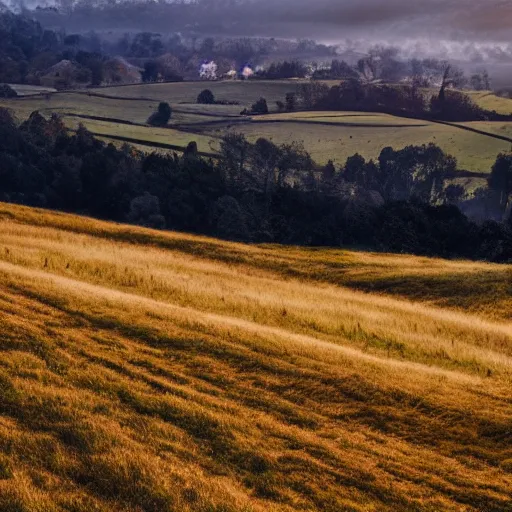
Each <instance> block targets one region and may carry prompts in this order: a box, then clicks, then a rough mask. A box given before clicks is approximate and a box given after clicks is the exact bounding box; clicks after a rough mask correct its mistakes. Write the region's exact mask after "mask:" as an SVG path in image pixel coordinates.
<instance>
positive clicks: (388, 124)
mask: <svg viewBox="0 0 512 512" xmlns="http://www.w3.org/2000/svg"><path fill="white" fill-rule="evenodd" d="M308 114H312V113H308ZM316 116H317V117H316V118H315V117H308V118H304V117H301V116H300V115H295V117H294V119H293V120H292V119H289V118H287V117H288V116H286V115H285V116H284V117H283V118H282V119H283V121H284V122H278V123H275V122H274V121H275V119H276V118H278V117H279V115H277V116H274V115H273V116H270V117H269V119H270V120H272V122H271V123H266V122H265V118H266V117H267V116H262V117H261V118H260V117H258V118H255V121H254V122H252V123H250V124H243V125H234V126H233V128H232V130H234V131H237V132H242V133H244V134H245V135H246V136H247V138H248V139H249V140H251V141H254V140H256V139H258V138H259V137H266V138H269V139H271V140H273V141H274V142H276V143H284V142H293V141H302V142H303V143H304V146H305V148H306V149H307V150H308V151H309V152H310V153H311V156H312V157H313V159H314V160H316V161H317V162H320V163H326V162H327V161H328V160H329V159H332V160H334V161H335V162H337V163H339V164H343V163H345V160H346V159H347V158H348V157H349V156H352V155H354V154H355V153H359V154H361V155H363V156H364V157H365V158H367V159H370V158H374V159H375V158H377V157H378V156H379V154H380V152H381V151H382V149H383V148H385V147H386V146H391V147H393V148H394V149H401V148H404V147H405V146H408V145H421V144H428V143H429V142H433V143H434V144H437V145H438V146H440V147H441V148H442V149H443V150H444V151H445V152H447V153H448V154H451V155H453V156H455V157H456V158H457V160H458V162H459V168H461V169H465V170H468V171H473V172H489V171H490V169H491V167H492V165H493V163H494V162H495V161H496V156H497V155H498V154H499V153H501V152H504V151H507V150H509V149H510V147H511V143H510V142H508V141H505V140H500V139H495V138H493V137H489V136H487V135H482V134H479V133H474V132H470V131H466V130H461V129H460V128H457V127H455V126H447V125H441V124H437V123H429V122H418V121H417V120H411V119H405V118H399V117H395V116H388V115H385V114H373V115H364V116H352V115H350V116H349V117H344V116H345V114H344V113H340V114H339V115H338V116H337V117H329V118H327V113H320V112H319V113H316ZM461 124H462V123H461ZM465 124H466V125H468V126H470V127H471V126H472V125H473V124H474V125H476V128H477V129H484V130H488V131H489V132H491V129H490V128H489V127H488V126H486V127H485V128H484V127H482V126H481V125H482V124H484V123H465ZM488 124H491V123H488ZM499 124H500V127H503V126H504V124H503V123H499ZM493 131H494V130H493ZM211 133H213V134H217V135H219V134H221V133H222V128H220V127H213V128H212V130H211ZM505 136H507V135H506V134H505Z"/></svg>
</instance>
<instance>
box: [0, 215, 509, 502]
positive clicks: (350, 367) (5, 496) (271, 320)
mask: <svg viewBox="0 0 512 512" xmlns="http://www.w3.org/2000/svg"><path fill="white" fill-rule="evenodd" d="M511 277H512V274H511V271H510V270H509V268H508V267H506V266H497V265H490V264H483V263H470V262H458V261H457V262H456V261H452V262H449V261H443V260H433V259H426V258H416V257H408V256H396V255H385V254H369V253H356V252H349V251H341V250H313V249H298V248H283V247H269V246H245V245H242V244H233V243H227V242H221V241H218V240H213V239H208V238H204V237H194V236H189V235H181V234H176V233H158V232H154V231H151V230H146V229H142V228H135V227H127V226H121V225H115V224H111V223H104V222H100V221H95V220H91V219H86V218H79V217H76V216H69V215H64V214H58V213H52V212H45V211H42V210H35V209H29V208H23V207H19V206H8V205H0V336H1V338H0V339H1V343H0V350H1V352H0V510H1V511H5V512H54V511H55V512H57V511H58V512H63V511H72V512H86V511H87V512H89V511H98V512H106V511H130V512H141V511H144V512H162V511H185V512H186V511H198V512H231V511H232V512H235V511H236V512H238V511H245V512H260V511H261V512H263V511H271V512H272V511H280V512H281V511H283V512H291V511H293V510H303V511H313V510H323V511H331V512H335V511H336V512H338V511H345V510H347V511H361V512H362V511H370V510H372V511H373V510H375V511H377V510H378V511H381V510H382V511H392V510H393V511H396V510H406V511H415V510H416V511H438V510H443V511H444V510H448V511H474V512H476V511H486V512H487V511H491V512H492V511H496V512H498V511H500V512H501V511H507V510H512V501H511V500H510V496H511V493H512V463H511V461H512V443H511V441H510V440H511V436H512V431H511V425H512V393H511V391H510V390H511V385H512V324H511V323H510V311H511V309H510V306H511V305H512V304H511V298H510V278H511Z"/></svg>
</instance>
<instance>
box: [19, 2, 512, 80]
mask: <svg viewBox="0 0 512 512" xmlns="http://www.w3.org/2000/svg"><path fill="white" fill-rule="evenodd" d="M9 1H10V4H9V5H10V7H11V8H13V9H15V10H18V11H20V10H26V9H31V15H33V16H35V17H36V18H37V19H38V20H39V21H40V22H41V23H42V24H43V26H45V27H48V28H53V29H65V30H66V31H68V32H70V31H73V32H81V33H84V32H87V31H91V30H95V31H98V32H102V33H108V32H110V33H112V32H115V33H117V34H119V33H123V32H136V31H148V32H157V33H161V34H162V35H169V34H171V33H180V34H182V35H183V36H185V37H192V38H198V39H202V38H205V37H215V38H226V37H268V38H271V37H274V38H288V39H315V40H317V41H319V42H321V43H326V44H330V45H336V46H338V47H339V50H338V53H339V54H340V55H342V56H343V55H350V54H352V55H356V56H357V55H361V54H365V53H366V52H367V51H368V49H369V48H370V47H372V46H373V45H375V44H380V45H385V46H396V47H398V48H400V58H402V59H404V60H407V59H410V58H426V57H432V58H438V59H447V60H450V61H452V62H455V63H457V64H458V65H459V66H460V67H462V68H463V69H465V70H466V71H467V72H473V71H477V70H479V69H484V68H486V69H487V70H488V71H489V72H490V73H491V75H492V77H493V85H494V87H495V88H496V87H497V88H501V87H507V86H512V23H510V20H512V2H510V0H428V1H418V0H316V1H315V2H311V1H310V0H293V1H292V0H238V1H237V0H197V1H195V2H182V3H179V2H176V3H173V2H168V3H165V2H136V1H127V2H115V1H108V2H107V1H105V0H79V1H75V2H73V0H40V1H38V0H9ZM38 6H39V7H38ZM41 7H43V8H41Z"/></svg>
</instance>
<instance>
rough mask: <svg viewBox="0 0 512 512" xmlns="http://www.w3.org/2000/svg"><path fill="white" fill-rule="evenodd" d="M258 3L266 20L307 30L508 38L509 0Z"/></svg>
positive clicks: (511, 32) (510, 35) (271, 0)
mask: <svg viewBox="0 0 512 512" xmlns="http://www.w3.org/2000/svg"><path fill="white" fill-rule="evenodd" d="M259 5H260V9H261V10H262V12H265V10H266V9H268V12H269V19H271V20H274V21H280V22H282V23H286V24H292V23H301V24H303V23H306V24H308V25H309V27H310V29H311V31H312V32H313V31H316V30H318V29H319V28H320V26H324V29H326V30H327V31H328V32H329V34H331V35H332V34H333V32H334V31H335V30H336V29H337V30H343V31H345V32H347V31H348V32H349V33H351V34H355V33H357V32H361V31H363V30H365V31H370V30H371V31H375V32H376V35H382V34H386V33H387V34H390V35H391V34H394V35H395V36H396V37H409V36H411V35H416V36H426V35H430V36H433V37H440V36H443V37H445V38H447V39H458V40H460V39H464V38H470V39H472V40H474V39H476V40H487V41H491V40H492V41H511V40H512V23H511V20H512V2H511V1H510V0H315V1H311V0H295V1H293V2H290V0H281V1H280V2H276V1H275V0H267V1H263V2H262V3H260V4H259ZM270 13H271V14H270ZM369 35H371V34H369Z"/></svg>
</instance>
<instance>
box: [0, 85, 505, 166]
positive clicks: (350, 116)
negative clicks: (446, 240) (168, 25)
mask: <svg viewBox="0 0 512 512" xmlns="http://www.w3.org/2000/svg"><path fill="white" fill-rule="evenodd" d="M207 85H208V86H209V87H210V86H211V88H212V89H213V90H214V92H215V94H216V95H217V96H218V97H219V99H226V100H238V101H241V103H242V105H239V106H237V105H197V104H194V103H186V104H182V103H180V102H181V101H189V102H194V101H195V99H196V97H197V94H198V92H200V90H202V89H203V88H204V87H206V86H207ZM297 86H298V85H297V82H294V81H277V82H264V81H263V82H260V81H257V82H212V83H208V84H205V83H204V82H192V83H174V84H143V85H134V86H127V87H115V88H106V89H101V90H98V91H96V92H93V93H92V94H87V93H84V92H69V93H59V94H55V95H52V96H50V97H45V96H36V97H28V98H18V99H15V100H5V99H4V100H0V106H5V107H7V108H10V109H12V110H13V111H14V112H15V113H16V115H17V116H18V118H19V119H26V118H27V117H28V116H29V115H30V113H31V112H33V111H34V110H39V111H40V112H41V113H42V114H45V115H50V114H51V113H53V112H56V113H58V114H59V115H61V116H63V119H64V120H65V122H66V124H67V125H68V126H69V127H71V128H75V127H76V126H77V124H78V122H82V123H84V124H85V125H86V126H87V128H89V129H90V130H91V131H92V132H94V133H96V134H98V135H103V136H105V137H107V136H108V135H111V136H114V137H117V138H122V139H132V143H133V144H139V145H140V146H139V147H142V148H143V149H144V146H143V144H144V142H145V141H146V142H148V144H149V146H148V147H146V149H147V148H150V145H151V143H159V144H168V145H170V146H173V147H184V146H186V145H187V144H188V142H190V141H191V140H196V141H197V143H198V146H199V149H200V151H203V152H212V151H213V152H214V151H215V150H216V149H217V148H218V146H217V144H218V142H215V139H218V138H219V137H221V136H222V135H224V134H225V133H226V132H227V131H229V130H234V131H239V132H242V133H245V134H246V135H247V137H248V138H249V139H250V140H256V139H257V138H258V137H266V138H271V139H273V140H274V141H275V142H278V143H283V142H292V141H303V142H304V146H305V148H306V149H307V150H308V151H309V152H310V153H311V155H312V156H313V158H314V159H315V160H316V161H317V162H319V163H322V164H323V163H326V162H327V161H328V160H329V159H332V160H334V161H336V162H337V163H339V164H343V163H344V162H345V160H346V158H347V157H349V156H351V155H353V154H355V153H360V154H362V155H363V156H364V157H366V158H367V159H370V158H377V157H378V155H379V153H380V151H381V150H382V149H383V148H384V147H386V146H392V147H393V148H395V149H401V148H403V147H405V146H406V145H409V144H413V145H421V144H427V143H429V142H433V143H436V144H438V145H439V146H440V147H441V148H443V149H444V150H445V151H446V152H448V153H450V154H453V155H454V156H455V157H456V158H457V159H458V161H459V165H460V167H461V168H462V169H465V170H468V171H473V172H488V171H489V170H490V169H491V167H492V164H493V163H494V161H495V160H496V156H497V155H498V154H499V153H500V152H503V151H507V150H509V149H510V147H511V143H510V142H509V141H507V140H501V139H496V138H493V137H492V136H487V135H485V134H480V133H474V132H471V131H467V130H462V129H460V128H457V127H455V126H445V125H441V124H437V123H431V122H427V121H421V120H413V119H407V118H401V117H396V116H390V115H387V114H379V113H375V114H372V113H368V114H367V113H357V112H294V113H289V114H275V113H274V114H269V115H267V116H257V117H253V118H250V117H246V116H240V115H239V112H240V110H241V109H242V108H243V107H246V106H249V105H250V104H251V103H252V102H253V101H255V100H256V99H257V98H259V97H260V96H264V97H266V98H267V100H268V102H269V106H270V108H273V104H272V101H273V100H274V99H279V98H280V99H283V98H284V95H285V94H286V92H287V91H288V90H289V89H290V87H293V88H296V87H297ZM96 94H100V95H103V96H97V95H96ZM105 95H106V96H107V97H105ZM159 101H168V102H170V103H171V104H172V106H173V109H174V113H173V116H172V119H171V121H170V123H169V124H170V127H171V128H173V130H164V129H160V128H149V127H145V126H130V125H129V124H123V123H120V122H116V121H112V119H113V120H118V121H124V122H128V123H135V124H145V123H146V121H147V119H148V117H149V115H150V114H151V113H152V112H154V111H155V110H156V108H157V106H158V102H159ZM503 101H511V100H503ZM77 116H93V117H98V118H103V120H98V119H92V120H91V119H84V118H83V117H77ZM277 123H278V124H277ZM461 125H464V126H468V127H470V128H475V129H477V130H481V131H483V132H487V133H490V134H493V135H498V136H504V137H508V138H511V137H512V128H511V126H512V123H503V122H474V123H461ZM212 139H213V140H212ZM111 140H113V139H111ZM119 143H122V141H120V142H119Z"/></svg>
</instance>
